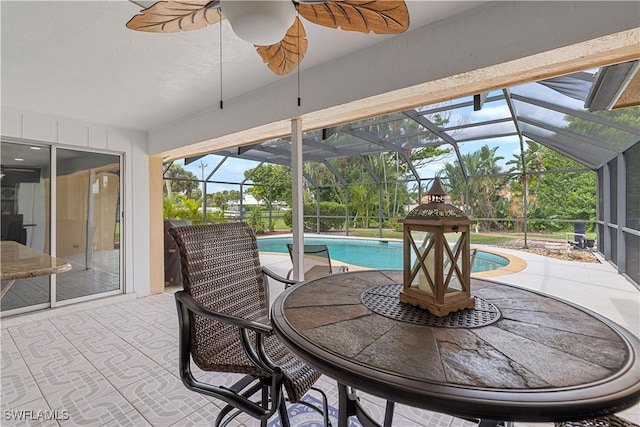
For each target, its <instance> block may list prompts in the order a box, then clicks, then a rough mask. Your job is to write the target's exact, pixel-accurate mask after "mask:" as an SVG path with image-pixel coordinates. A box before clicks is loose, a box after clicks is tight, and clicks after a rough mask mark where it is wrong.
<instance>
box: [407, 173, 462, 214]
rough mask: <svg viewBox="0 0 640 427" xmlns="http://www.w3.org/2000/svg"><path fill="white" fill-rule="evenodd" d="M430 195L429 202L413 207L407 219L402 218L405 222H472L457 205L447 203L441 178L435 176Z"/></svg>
mask: <svg viewBox="0 0 640 427" xmlns="http://www.w3.org/2000/svg"><path fill="white" fill-rule="evenodd" d="M427 195H428V196H429V202H428V203H423V204H421V205H418V206H416V207H415V208H413V209H412V210H411V211H410V212H409V214H408V215H407V216H406V218H405V219H403V220H401V222H403V223H416V222H421V223H422V222H425V221H426V222H435V223H440V222H442V221H447V222H452V221H453V222H457V223H459V224H470V223H471V220H469V218H468V217H467V215H465V213H464V212H463V211H461V210H460V209H458V208H457V207H455V206H453V205H451V204H449V203H445V201H444V198H445V196H446V195H447V193H445V191H444V189H443V188H442V184H441V183H440V178H437V177H436V178H435V179H434V180H433V184H432V185H431V188H430V189H429V192H428V193H427Z"/></svg>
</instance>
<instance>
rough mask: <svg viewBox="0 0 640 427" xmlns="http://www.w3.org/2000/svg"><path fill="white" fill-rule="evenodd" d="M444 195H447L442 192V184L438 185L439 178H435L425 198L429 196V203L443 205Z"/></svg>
mask: <svg viewBox="0 0 640 427" xmlns="http://www.w3.org/2000/svg"><path fill="white" fill-rule="evenodd" d="M446 195H447V193H445V192H444V189H443V188H442V184H440V178H439V177H436V178H435V179H434V180H433V184H432V185H431V188H430V189H429V192H428V193H427V196H429V201H430V202H435V203H444V196H446Z"/></svg>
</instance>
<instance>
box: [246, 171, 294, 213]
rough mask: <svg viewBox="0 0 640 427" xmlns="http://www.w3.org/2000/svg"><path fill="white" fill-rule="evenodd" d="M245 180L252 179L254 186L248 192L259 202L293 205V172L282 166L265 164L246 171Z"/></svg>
mask: <svg viewBox="0 0 640 427" xmlns="http://www.w3.org/2000/svg"><path fill="white" fill-rule="evenodd" d="M244 176H245V178H249V177H251V180H252V181H253V184H254V186H253V187H251V188H249V189H248V190H247V193H249V194H251V195H252V196H253V197H255V198H256V200H258V201H262V200H265V201H266V202H267V203H269V204H271V203H273V202H275V201H276V200H277V201H280V202H287V203H289V204H290V203H291V200H292V197H291V170H290V169H289V168H288V167H286V166H282V165H275V164H263V165H260V166H258V167H256V168H253V169H249V170H246V171H244Z"/></svg>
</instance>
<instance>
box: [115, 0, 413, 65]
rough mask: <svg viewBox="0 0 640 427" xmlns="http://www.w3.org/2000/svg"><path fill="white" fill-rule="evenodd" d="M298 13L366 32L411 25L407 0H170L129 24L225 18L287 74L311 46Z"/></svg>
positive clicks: (191, 23)
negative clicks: (308, 46)
mask: <svg viewBox="0 0 640 427" xmlns="http://www.w3.org/2000/svg"><path fill="white" fill-rule="evenodd" d="M132 1H133V2H134V3H136V4H139V5H141V4H142V3H143V2H139V1H135V0H132ZM298 16H302V17H303V18H305V19H307V20H308V21H310V22H313V23H314V24H318V25H322V26H325V27H329V28H341V29H343V30H346V31H358V32H362V33H369V32H374V33H376V34H399V33H402V32H404V31H406V30H407V28H408V27H409V11H408V10H407V5H406V3H405V2H404V0H326V1H322V0H258V1H246V0H166V1H158V2H156V3H154V4H153V5H151V6H150V7H147V8H146V9H143V10H142V11H141V13H140V14H138V15H135V16H134V17H133V18H131V19H130V20H129V22H127V28H129V29H132V30H137V31H146V32H157V33H176V32H180V31H191V30H197V29H200V28H204V27H206V26H207V25H213V24H217V23H219V22H220V21H221V20H223V19H225V18H226V19H227V20H229V23H230V24H231V28H232V29H233V31H234V33H236V35H237V36H238V37H240V38H241V39H243V40H245V41H247V42H250V43H252V44H253V45H254V46H255V47H256V50H257V52H258V54H259V55H260V56H261V57H262V60H263V61H264V62H265V63H266V64H267V66H268V67H269V69H270V70H271V71H272V72H274V73H275V74H277V75H285V74H287V73H289V72H290V71H292V70H294V69H295V68H296V67H297V66H298V65H299V63H300V62H301V61H302V59H303V57H304V54H305V53H306V51H307V45H308V43H307V35H306V32H305V30H304V27H303V26H302V22H301V20H300V19H299V18H298Z"/></svg>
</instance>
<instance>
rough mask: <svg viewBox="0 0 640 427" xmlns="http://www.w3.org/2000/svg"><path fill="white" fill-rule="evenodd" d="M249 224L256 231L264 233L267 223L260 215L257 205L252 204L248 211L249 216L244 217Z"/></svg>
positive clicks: (260, 211)
mask: <svg viewBox="0 0 640 427" xmlns="http://www.w3.org/2000/svg"><path fill="white" fill-rule="evenodd" d="M246 220H247V223H248V224H249V226H250V227H251V228H252V229H253V231H254V232H256V233H264V232H265V230H266V229H267V223H266V221H265V219H264V218H263V217H262V210H261V209H260V208H259V207H258V206H254V207H253V208H251V210H250V211H249V216H248V218H247V219H246Z"/></svg>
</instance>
